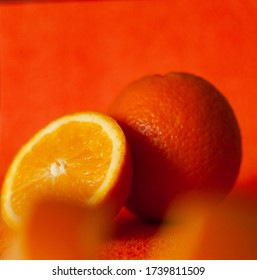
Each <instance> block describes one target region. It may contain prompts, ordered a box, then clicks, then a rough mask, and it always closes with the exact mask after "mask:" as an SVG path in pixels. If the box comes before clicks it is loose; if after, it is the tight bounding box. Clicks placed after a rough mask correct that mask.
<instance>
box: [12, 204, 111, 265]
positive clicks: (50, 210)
mask: <svg viewBox="0 0 257 280" xmlns="http://www.w3.org/2000/svg"><path fill="white" fill-rule="evenodd" d="M110 226H111V223H110V219H109V217H107V216H106V213H105V212H101V211H98V209H91V208H88V207H84V206H83V207H81V206H79V205H77V204H75V203H68V202H63V201H56V200H45V201H40V202H39V203H37V204H35V205H34V207H32V209H31V211H30V213H29V215H28V216H27V217H26V219H24V223H23V226H22V227H21V229H20V231H19V232H18V234H17V237H16V240H14V241H15V242H14V246H13V247H14V248H13V256H12V255H11V256H10V257H13V258H18V259H32V260H53V259H56V260H64V259H66V260H71V259H73V260H78V259H97V258H98V255H99V252H100V248H101V246H102V244H103V242H104V241H105V240H106V238H107V237H108V236H109V231H110ZM49 229H51V230H49Z"/></svg>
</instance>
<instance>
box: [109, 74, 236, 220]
mask: <svg viewBox="0 0 257 280" xmlns="http://www.w3.org/2000/svg"><path fill="white" fill-rule="evenodd" d="M109 113H110V115H111V116H112V117H113V118H115V119H116V120H117V121H118V123H119V124H120V126H121V127H122V128H123V131H124V133H125V135H126V136H127V139H128V142H129V144H130V147H131V153H132V161H133V179H132V189H131V192H130V195H129V198H128V201H127V207H128V208H129V209H130V210H132V211H133V212H134V213H135V214H137V215H138V216H140V217H142V218H143V219H147V220H153V221H160V220H162V219H163V217H164V216H165V212H166V211H167V209H170V207H172V204H173V203H175V202H176V201H177V200H180V199H181V200H183V197H184V196H185V197H187V198H188V197H193V196H195V197H198V199H199V197H204V196H206V197H214V196H216V197H217V199H216V198H215V200H219V199H221V198H222V197H224V196H225V195H226V194H227V193H228V192H229V190H230V189H231V188H232V186H233V184H234V182H235V180H236V178H237V175H238V172H239V167H240V162H241V136H240V130H239V127H238V123H237V120H236V117H235V115H234V112H233V110H232V108H231V106H230V105H229V103H228V101H227V100H226V99H225V97H224V96H223V95H222V94H221V93H220V92H219V91H218V90H217V89H216V88H215V87H214V86H212V85H211V84H210V83H209V82H207V81H206V80H204V79H202V78H200V77H197V76H195V75H192V74H188V73H169V74H167V75H164V76H161V75H153V76H148V77H145V78H142V79H140V80H138V81H135V82H133V83H131V84H130V85H128V86H127V87H126V88H125V89H124V90H123V91H122V92H121V93H120V94H119V95H118V96H117V98H116V99H115V100H114V102H113V103H112V104H111V106H110V110H109Z"/></svg>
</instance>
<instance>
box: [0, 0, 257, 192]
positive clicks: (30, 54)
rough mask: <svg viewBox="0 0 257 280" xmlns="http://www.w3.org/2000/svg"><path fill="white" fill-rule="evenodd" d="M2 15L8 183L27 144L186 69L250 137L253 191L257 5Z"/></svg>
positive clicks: (80, 5) (138, 5)
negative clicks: (207, 85)
mask: <svg viewBox="0 0 257 280" xmlns="http://www.w3.org/2000/svg"><path fill="white" fill-rule="evenodd" d="M0 9H1V28H0V40H1V41H0V44H1V146H0V148H1V151H0V152H1V159H0V181H2V179H3V177H4V174H5V172H6V170H7V167H8V165H9V164H10V162H11V159H12V158H13V156H14V154H15V153H16V152H17V151H18V149H19V148H20V147H21V145H22V144H24V143H25V142H26V141H27V140H28V139H29V138H30V137H31V136H32V135H33V133H35V132H36V131H37V130H38V129H40V128H42V127H43V126H44V125H45V124H47V123H48V122H50V121H52V120H53V119H55V118H57V117H59V116H62V115H64V114H67V113H72V112H76V111H84V110H98V111H102V112H105V111H106V108H107V106H108V104H109V103H110V102H111V100H112V99H113V98H114V96H115V95H116V94H117V93H118V91H119V90H120V89H121V88H122V87H123V86H125V85H126V84H127V83H129V82H131V81H132V80H134V79H137V78H140V77H142V76H144V75H147V74H154V73H160V74H164V73H166V72H169V71H187V72H192V73H194V74H197V75H200V76H202V77H204V78H206V79H207V80H209V81H210V82H212V83H213V84H214V85H215V86H216V87H217V88H218V89H220V91H222V92H223V93H224V95H225V96H226V97H227V99H228V100H229V102H230V104H231V105H232V107H233V108H234V111H235V113H236V116H237V118H238V121H239V125H240V127H241V131H242V137H243V163H242V168H241V172H240V176H239V180H238V183H237V186H238V187H247V188H251V189H254V188H255V187H254V185H257V184H256V181H257V179H256V178H257V176H256V174H257V172H256V170H257V164H256V160H255V159H256V158H257V148H256V143H257V131H256V127H257V110H256V104H257V92H256V91H257V78H256V69H257V67H256V65H257V54H256V49H257V36H256V30H257V4H256V1H254V0H252V1H250V0H248V1H243V0H242V1H239V0H235V1H232V0H231V1H229V0H227V1H202V0H196V1H190V0H181V1H169V2H168V1H167V2H166V1H74V2H72V1H70V2H69V1H65V2H55V3H50V2H36V1H35V2H22V3H7V2H6V3H2V4H0Z"/></svg>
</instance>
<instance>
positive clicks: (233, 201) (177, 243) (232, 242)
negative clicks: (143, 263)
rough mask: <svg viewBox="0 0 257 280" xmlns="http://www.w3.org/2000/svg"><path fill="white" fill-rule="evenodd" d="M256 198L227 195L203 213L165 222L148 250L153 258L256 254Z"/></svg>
mask: <svg viewBox="0 0 257 280" xmlns="http://www.w3.org/2000/svg"><path fill="white" fill-rule="evenodd" d="M256 205H257V201H256V198H253V197H249V196H248V195H247V196H246V195H244V194H236V195H235V194H232V195H229V196H228V197H227V198H226V199H225V200H224V201H223V202H222V203H220V204H219V205H218V206H217V207H215V208H214V209H213V210H212V211H210V212H209V213H208V214H206V215H202V216H199V217H198V219H192V220H191V221H187V222H185V223H178V224H169V225H168V224H165V225H162V226H161V228H160V231H159V232H158V233H157V234H156V236H155V239H156V240H154V241H155V243H157V244H158V247H157V246H155V247H153V246H152V248H151V250H150V251H149V256H148V257H149V258H153V259H198V260H203V259H205V260H206V259H210V260H213V259H215V260H222V259H225V260H235V259H238V260H240V259H244V260H245V259H246V260H247V259H252V260H256V258H257V239H256V236H257V219H256V217H257V207H256Z"/></svg>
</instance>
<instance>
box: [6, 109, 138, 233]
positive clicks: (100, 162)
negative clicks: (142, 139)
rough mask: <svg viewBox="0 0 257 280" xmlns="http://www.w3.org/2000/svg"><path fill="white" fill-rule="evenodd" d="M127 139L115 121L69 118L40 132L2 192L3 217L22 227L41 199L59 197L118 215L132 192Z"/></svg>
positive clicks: (22, 153)
mask: <svg viewBox="0 0 257 280" xmlns="http://www.w3.org/2000/svg"><path fill="white" fill-rule="evenodd" d="M131 170H132V169H131V162H130V154H129V149H128V145H127V142H126V138H125V136H124V134H123V132H122V130H121V128H120V126H119V125H118V124H117V123H116V122H115V121H114V120H113V119H112V118H110V117H108V116H106V115H103V114H100V113H95V112H85V113H77V114H74V115H68V116H64V117H62V118H60V119H58V120H55V121H53V122H52V123H51V124H49V125H48V126H46V127H45V128H44V129H42V130H41V131H39V132H38V133H37V134H36V135H35V136H34V137H33V138H32V139H31V140H30V141H29V142H28V143H27V144H26V145H24V146H23V148H22V149H21V150H20V151H19V152H18V154H17V156H16V157H15V159H14V160H13V162H12V164H11V166H10V168H9V171H8V173H7V175H6V178H5V180H4V184H3V189H2V196H1V201H2V214H3V218H4V219H5V221H6V222H7V223H8V224H9V225H10V226H12V227H14V228H15V227H16V226H19V224H20V223H21V221H22V219H23V217H24V215H27V211H28V209H30V207H31V206H32V205H33V204H34V203H36V202H37V201H39V200H41V199H45V198H48V199H50V198H54V199H57V200H60V201H67V202H74V203H76V204H77V205H79V206H82V207H83V206H85V205H87V206H90V207H96V208H104V209H106V211H109V212H110V213H112V215H115V214H116V213H118V211H119V210H120V208H121V207H122V206H123V204H124V202H125V200H126V198H127V196H128V193H129V189H130V178H131Z"/></svg>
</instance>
